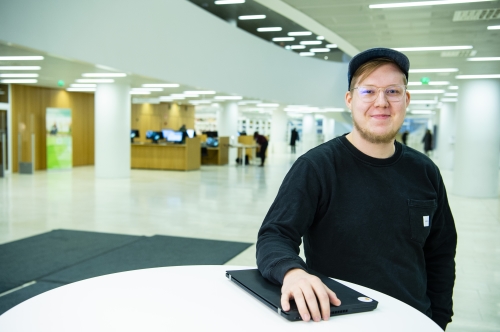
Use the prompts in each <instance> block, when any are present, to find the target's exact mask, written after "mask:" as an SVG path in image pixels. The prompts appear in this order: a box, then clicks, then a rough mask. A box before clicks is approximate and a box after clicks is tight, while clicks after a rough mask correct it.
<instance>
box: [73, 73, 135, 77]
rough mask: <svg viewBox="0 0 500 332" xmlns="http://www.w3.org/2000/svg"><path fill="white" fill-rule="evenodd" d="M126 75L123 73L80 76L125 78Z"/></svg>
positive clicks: (85, 75)
mask: <svg viewBox="0 0 500 332" xmlns="http://www.w3.org/2000/svg"><path fill="white" fill-rule="evenodd" d="M126 76H127V74H125V73H84V74H82V77H96V78H98V77H101V78H104V77H126Z"/></svg>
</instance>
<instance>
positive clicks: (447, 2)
mask: <svg viewBox="0 0 500 332" xmlns="http://www.w3.org/2000/svg"><path fill="white" fill-rule="evenodd" d="M489 1H495V0H441V1H416V2H399V3H379V4H373V5H369V6H368V8H370V9H381V8H403V7H421V6H438V5H452V4H457V3H473V2H489Z"/></svg>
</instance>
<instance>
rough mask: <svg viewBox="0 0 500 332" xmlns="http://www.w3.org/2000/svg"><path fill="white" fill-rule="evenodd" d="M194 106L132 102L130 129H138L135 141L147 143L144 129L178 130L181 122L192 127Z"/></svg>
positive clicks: (187, 126)
mask: <svg viewBox="0 0 500 332" xmlns="http://www.w3.org/2000/svg"><path fill="white" fill-rule="evenodd" d="M194 118H195V117H194V106H192V105H177V104H175V103H174V104H167V103H160V104H132V119H131V124H132V129H138V130H139V134H140V137H139V138H136V139H134V142H137V143H140V142H142V143H147V142H149V141H148V140H147V139H146V137H145V136H146V131H148V130H154V131H159V130H162V129H173V130H178V129H179V128H180V127H181V126H182V125H183V124H184V125H186V128H188V129H189V128H191V129H194Z"/></svg>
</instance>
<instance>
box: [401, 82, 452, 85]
mask: <svg viewBox="0 0 500 332" xmlns="http://www.w3.org/2000/svg"><path fill="white" fill-rule="evenodd" d="M448 84H450V82H448V81H430V82H429V83H427V84H426V85H448ZM408 85H409V86H410V85H424V84H423V83H422V82H408Z"/></svg>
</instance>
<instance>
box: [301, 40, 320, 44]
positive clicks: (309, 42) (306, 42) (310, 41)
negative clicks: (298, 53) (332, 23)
mask: <svg viewBox="0 0 500 332" xmlns="http://www.w3.org/2000/svg"><path fill="white" fill-rule="evenodd" d="M322 43H323V42H322V41H321V40H304V41H301V42H300V44H301V45H321V44H322Z"/></svg>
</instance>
